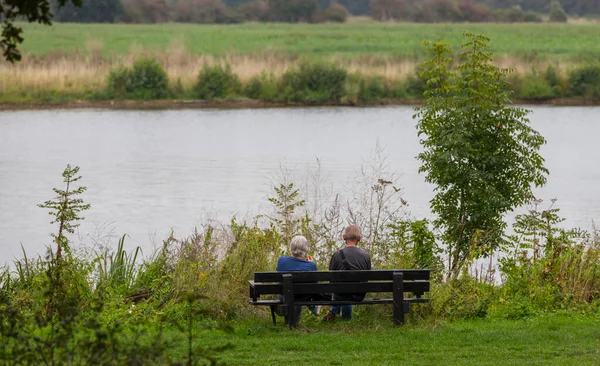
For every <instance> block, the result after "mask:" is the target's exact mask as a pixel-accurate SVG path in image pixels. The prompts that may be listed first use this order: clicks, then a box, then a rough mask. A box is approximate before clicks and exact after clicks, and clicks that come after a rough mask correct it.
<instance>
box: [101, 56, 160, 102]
mask: <svg viewBox="0 0 600 366" xmlns="http://www.w3.org/2000/svg"><path fill="white" fill-rule="evenodd" d="M168 88H169V77H168V76H167V73H166V71H165V70H164V69H163V67H162V66H161V65H160V64H159V63H158V62H157V61H155V60H152V59H139V60H137V61H135V62H134V63H133V67H132V68H127V67H125V66H119V67H118V68H115V69H113V70H111V71H110V73H109V75H108V94H109V95H110V96H111V97H113V98H119V99H120V98H132V99H141V100H152V99H163V98H166V97H167V96H168Z"/></svg>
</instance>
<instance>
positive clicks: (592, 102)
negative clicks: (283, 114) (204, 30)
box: [0, 98, 600, 111]
mask: <svg viewBox="0 0 600 366" xmlns="http://www.w3.org/2000/svg"><path fill="white" fill-rule="evenodd" d="M421 103H422V100H419V99H408V100H407V99H386V100H381V101H378V102H372V103H366V104H360V105H356V104H302V103H282V102H268V101H263V100H255V99H232V100H221V101H215V100H152V101H140V100H111V101H89V100H75V101H70V102H62V103H61V102H58V103H35V102H28V103H0V111H26V110H52V109H115V110H119V109H123V110H169V109H268V108H293V107H298V108H306V107H314V108H320V107H348V108H369V107H381V106H418V105H421ZM514 104H515V105H523V106H556V107H580V106H600V99H578V98H572V99H569V98H560V99H552V100H543V101H539V100H516V101H515V102H514Z"/></svg>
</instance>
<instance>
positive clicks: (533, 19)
mask: <svg viewBox="0 0 600 366" xmlns="http://www.w3.org/2000/svg"><path fill="white" fill-rule="evenodd" d="M523 21H525V22H529V23H541V22H542V21H543V19H542V16H541V15H540V14H538V13H536V12H535V11H526V12H525V15H524V17H523Z"/></svg>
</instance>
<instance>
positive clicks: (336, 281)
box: [249, 269, 430, 327]
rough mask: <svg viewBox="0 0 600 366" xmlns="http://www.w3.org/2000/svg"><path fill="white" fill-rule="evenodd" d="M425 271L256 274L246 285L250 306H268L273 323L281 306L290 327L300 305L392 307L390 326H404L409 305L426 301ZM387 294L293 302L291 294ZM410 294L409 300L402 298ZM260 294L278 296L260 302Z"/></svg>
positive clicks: (426, 272) (426, 270) (427, 283)
mask: <svg viewBox="0 0 600 366" xmlns="http://www.w3.org/2000/svg"><path fill="white" fill-rule="evenodd" d="M429 275H430V273H429V270H428V269H420V270H390V271H316V272H256V273H254V280H253V281H249V282H250V301H249V303H250V304H252V305H258V306H261V305H262V306H270V308H271V317H272V318H273V324H275V309H276V307H277V306H282V309H283V313H284V314H286V319H287V321H288V325H289V326H290V327H291V326H293V325H294V324H293V318H294V317H293V316H291V315H292V314H293V313H292V312H293V311H294V307H295V306H304V305H357V304H359V305H373V304H392V305H393V318H394V324H395V325H400V324H403V323H404V314H405V313H408V312H409V310H410V304H414V303H424V302H427V301H429V299H428V298H424V297H423V295H424V294H425V293H426V292H429ZM365 292H366V293H371V294H373V293H391V294H392V297H391V298H377V297H374V298H370V297H369V294H367V297H366V298H365V299H364V300H362V301H333V300H331V299H319V300H308V301H297V300H294V296H295V295H318V294H323V293H338V294H344V293H365ZM406 293H412V295H413V296H412V297H410V296H409V297H405V294H406ZM263 295H280V299H277V300H264V299H263V300H261V299H260V297H261V296H263Z"/></svg>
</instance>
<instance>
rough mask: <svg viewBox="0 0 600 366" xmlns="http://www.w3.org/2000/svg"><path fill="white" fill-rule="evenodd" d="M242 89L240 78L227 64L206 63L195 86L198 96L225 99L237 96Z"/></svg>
mask: <svg viewBox="0 0 600 366" xmlns="http://www.w3.org/2000/svg"><path fill="white" fill-rule="evenodd" d="M240 89H241V83H240V79H239V78H238V76H237V75H236V74H234V73H233V71H231V67H230V66H229V65H226V66H225V67H223V66H221V65H214V66H210V65H204V67H203V68H202V70H201V71H200V74H199V75H198V82H197V83H196V86H195V87H194V92H195V95H196V97H197V98H200V99H224V98H228V97H232V96H235V95H236V94H237V93H238V92H239V90H240Z"/></svg>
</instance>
